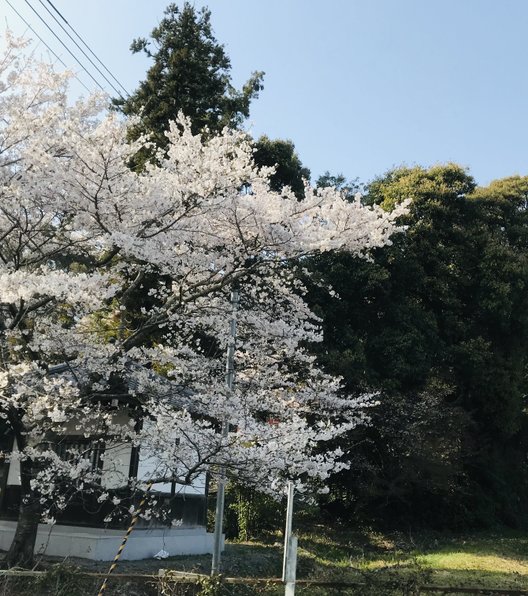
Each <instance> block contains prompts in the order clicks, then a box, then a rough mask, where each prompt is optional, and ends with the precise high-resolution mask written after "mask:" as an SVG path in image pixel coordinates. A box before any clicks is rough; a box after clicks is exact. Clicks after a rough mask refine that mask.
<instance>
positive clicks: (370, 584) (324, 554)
mask: <svg viewBox="0 0 528 596" xmlns="http://www.w3.org/2000/svg"><path fill="white" fill-rule="evenodd" d="M297 533H298V534H299V556H298V565H297V575H298V578H299V579H311V580H321V581H332V582H339V581H345V582H355V583H361V584H362V585H363V586H362V587H359V588H356V589H350V590H348V589H347V590H345V589H342V588H336V589H327V588H321V589H319V588H316V587H313V586H310V587H299V588H298V590H297V592H296V593H298V594H299V596H319V595H321V596H323V595H324V596H334V595H338V594H343V595H352V594H354V595H356V594H361V596H384V595H391V596H392V595H396V594H416V592H414V591H413V587H414V586H419V585H435V586H445V587H449V586H457V587H475V588H502V589H526V590H528V535H527V534H526V533H524V534H523V533H520V532H513V531H505V530H503V531H497V532H486V533H484V532H483V533H471V534H465V535H454V534H453V535H450V534H445V533H442V534H440V533H433V532H420V533H412V534H411V533H403V532H399V533H380V532H377V531H373V530H363V531H350V530H346V529H345V528H336V527H333V528H328V527H326V526H324V525H315V526H313V525H312V526H311V527H306V528H304V529H303V530H302V531H298V532H297ZM280 541H281V537H280V535H279V534H277V536H276V537H275V536H271V537H270V539H269V541H267V542H248V543H240V542H230V543H228V544H227V547H226V550H225V552H224V554H223V558H222V572H223V574H224V576H227V577H268V578H270V577H279V576H280V575H281V571H282V544H281V543H280ZM46 560H47V563H48V564H50V563H53V562H58V561H56V560H55V561H53V559H52V558H46ZM61 562H63V563H70V562H71V563H75V564H77V565H79V566H80V568H81V569H83V570H85V571H106V569H107V568H108V563H96V562H93V561H92V562H89V561H81V560H76V561H61ZM160 568H166V569H173V570H179V571H186V572H198V573H204V574H209V573H210V569H211V557H210V556H182V557H171V558H169V559H165V560H163V561H155V560H148V561H122V562H120V564H119V566H118V568H117V569H116V572H117V573H126V574H146V573H148V574H150V573H152V574H157V572H158V569H160ZM128 585H129V586H131V585H134V581H133V580H132V584H130V583H129V584H128ZM114 589H115V590H116V591H115V592H114V591H113V590H111V591H110V592H109V593H110V594H120V595H121V594H127V596H128V595H130V594H131V593H134V594H139V595H141V596H143V594H145V595H146V594H151V593H153V592H150V591H145V592H144V591H142V590H139V589H138V590H137V591H133V592H131V591H130V587H129V588H126V589H124V591H120V590H117V585H116V586H115V588H114ZM136 589H137V588H136ZM248 589H249V592H243V591H242V592H238V591H237V592H235V591H233V592H231V591H229V592H226V594H235V593H236V594H239V593H241V594H246V593H251V594H257V593H258V594H279V593H281V594H283V593H284V588H280V587H278V586H277V587H276V588H274V589H270V590H269V591H268V590H265V591H257V590H256V588H248ZM252 590H253V591H252ZM12 593H14V592H2V590H1V589H0V594H1V595H2V596H3V595H4V594H12ZM17 593H18V592H17ZM20 593H22V594H24V593H26V592H20ZM27 593H31V594H32V595H33V596H36V594H39V592H38V591H35V590H32V591H31V592H27ZM49 593H53V594H58V593H60V594H61V596H62V595H63V594H65V595H66V594H67V595H68V596H71V594H72V592H71V591H70V593H68V592H67V591H66V592H57V591H55V592H53V591H52V592H49ZM86 593H87V592H86V591H85V592H84V594H86ZM182 593H183V592H182ZM208 593H209V592H208ZM46 594H48V592H46Z"/></svg>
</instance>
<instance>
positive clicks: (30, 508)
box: [4, 461, 41, 567]
mask: <svg viewBox="0 0 528 596" xmlns="http://www.w3.org/2000/svg"><path fill="white" fill-rule="evenodd" d="M32 471H33V470H32V468H31V465H30V464H29V463H28V462H25V461H21V462H20V484H21V488H22V491H21V493H22V496H21V501H20V509H19V512H18V523H17V527H16V531H15V536H14V538H13V542H12V543H11V546H10V548H9V551H8V552H7V554H6V556H5V559H4V564H5V565H6V566H7V567H32V566H33V551H34V550H35V542H36V539H37V530H38V525H39V521H40V515H41V507H40V503H39V500H38V498H37V497H36V496H35V495H32V494H31V488H30V484H29V480H30V478H31V473H32Z"/></svg>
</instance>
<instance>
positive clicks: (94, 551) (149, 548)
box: [0, 520, 213, 561]
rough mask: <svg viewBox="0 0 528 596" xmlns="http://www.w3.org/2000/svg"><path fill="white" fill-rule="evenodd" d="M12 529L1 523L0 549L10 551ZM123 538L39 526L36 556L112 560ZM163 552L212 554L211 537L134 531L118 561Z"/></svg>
mask: <svg viewBox="0 0 528 596" xmlns="http://www.w3.org/2000/svg"><path fill="white" fill-rule="evenodd" d="M15 528H16V522H13V521H6V520H0V550H7V549H8V548H9V546H10V544H11V541H12V539H13V536H14V533H15ZM124 535H125V530H105V529H99V528H83V527H79V526H60V525H55V526H49V525H44V524H40V525H39V530H38V534H37V541H36V543H35V553H38V554H43V553H45V554H47V555H54V556H59V557H81V558H84V559H92V560H94V561H111V560H113V558H114V557H115V554H116V552H117V549H118V548H119V545H120V544H121V541H122V540H123V536H124ZM162 549H163V550H165V551H167V552H168V553H169V555H171V556H172V555H203V554H208V553H212V551H213V534H208V533H207V532H206V531H205V528H187V529H177V528H166V529H143V528H136V529H135V530H134V531H133V532H132V534H131V535H130V537H129V539H128V542H127V545H126V547H125V550H124V551H123V554H122V555H121V559H123V560H129V561H133V560H138V559H149V558H152V557H153V556H154V555H155V554H156V553H158V552H159V551H160V550H162Z"/></svg>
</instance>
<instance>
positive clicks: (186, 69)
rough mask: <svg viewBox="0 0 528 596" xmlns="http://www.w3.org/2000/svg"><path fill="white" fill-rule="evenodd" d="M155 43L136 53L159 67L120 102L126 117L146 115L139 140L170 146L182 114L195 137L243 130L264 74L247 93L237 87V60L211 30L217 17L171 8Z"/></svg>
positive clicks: (139, 42)
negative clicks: (173, 123)
mask: <svg viewBox="0 0 528 596" xmlns="http://www.w3.org/2000/svg"><path fill="white" fill-rule="evenodd" d="M164 14H165V16H164V18H163V19H162V20H161V22H160V23H159V25H158V26H157V27H155V28H154V29H153V30H152V32H151V34H150V40H147V39H145V38H139V39H136V40H134V41H133V43H132V45H131V47H130V49H131V51H132V52H133V53H134V54H136V53H139V52H144V53H145V54H146V55H147V56H148V57H149V58H151V59H152V61H153V64H152V66H151V67H150V69H149V70H148V72H147V76H146V79H145V80H144V81H142V82H141V83H140V85H139V87H138V88H137V90H136V91H135V92H134V93H133V94H132V95H131V96H130V97H128V98H127V99H124V100H123V99H114V100H113V104H114V106H115V107H116V108H117V109H118V110H120V111H121V112H123V113H124V114H126V115H128V116H130V115H138V116H140V123H139V125H138V126H137V127H136V129H135V130H134V133H133V134H134V135H135V136H136V137H138V136H139V135H140V134H142V133H145V132H147V133H152V134H153V141H154V142H155V144H156V145H157V146H158V147H166V145H167V139H166V137H165V134H164V133H165V131H166V130H167V128H168V123H169V121H170V120H174V119H176V117H177V115H178V112H180V111H182V112H183V113H184V114H185V115H186V116H188V117H189V118H190V119H191V122H192V131H193V133H198V132H202V131H204V130H205V129H207V130H208V131H209V132H210V133H218V132H220V131H221V130H222V129H223V128H224V127H225V126H228V127H238V126H240V124H241V123H242V122H243V121H244V119H245V118H247V117H248V116H249V107H250V103H251V100H252V99H253V98H256V97H257V96H258V93H259V91H261V90H262V88H263V86H262V79H263V76H264V73H263V72H254V73H253V74H252V75H251V77H250V78H249V80H248V81H247V83H246V84H245V85H244V86H243V88H242V90H241V91H237V90H236V89H235V88H234V87H233V86H232V84H231V74H230V71H231V61H230V59H229V57H228V56H227V54H226V52H225V50H224V46H223V45H221V44H219V43H218V42H217V40H216V38H215V37H214V35H213V31H212V28H211V20H210V19H211V12H210V11H209V10H208V9H207V8H202V9H200V10H196V9H195V8H194V6H192V5H191V4H189V3H188V2H185V4H184V5H183V8H181V9H180V8H178V6H176V4H170V5H169V6H168V7H167V8H166V10H165V13H164Z"/></svg>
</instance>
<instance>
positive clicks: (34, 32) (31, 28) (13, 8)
mask: <svg viewBox="0 0 528 596" xmlns="http://www.w3.org/2000/svg"><path fill="white" fill-rule="evenodd" d="M5 1H6V2H7V4H8V5H9V6H10V7H11V9H12V10H13V11H14V12H15V13H16V14H17V15H18V16H19V18H20V19H21V20H22V21H23V22H24V24H25V25H26V27H28V29H30V30H31V32H32V33H33V34H34V35H36V36H37V37H38V38H39V40H40V41H41V42H42V43H43V44H44V45H45V46H46V47H47V48H48V50H49V51H50V52H51V53H52V54H53V55H54V56H55V58H56V59H57V60H58V61H59V62H60V63H61V64H62V65H63V66H64V68H68V67H67V65H66V64H65V63H64V61H63V60H61V58H60V57H59V56H57V54H56V53H55V52H54V51H53V50H52V49H51V48H50V46H49V45H48V44H47V43H46V42H45V41H44V40H43V39H42V37H40V35H39V34H38V33H37V32H36V31H35V29H33V27H32V26H31V25H30V24H29V23H28V22H27V21H26V19H25V18H24V17H23V16H22V15H21V14H20V13H19V12H18V10H17V9H16V8H15V7H14V6H13V5H12V4H11V2H10V1H9V0H5ZM75 78H76V79H77V80H78V81H79V83H80V84H81V85H82V86H83V87H84V88H85V89H86V91H88V93H91V90H90V89H89V88H88V87H87V86H86V85H85V84H84V83H83V82H82V81H81V79H80V78H79V77H78V76H77V75H75Z"/></svg>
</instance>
